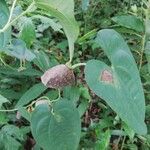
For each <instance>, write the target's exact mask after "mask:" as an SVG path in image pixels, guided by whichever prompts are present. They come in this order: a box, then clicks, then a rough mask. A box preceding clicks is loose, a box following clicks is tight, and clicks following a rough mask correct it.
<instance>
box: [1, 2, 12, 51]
mask: <svg viewBox="0 0 150 150" xmlns="http://www.w3.org/2000/svg"><path fill="white" fill-rule="evenodd" d="M0 18H1V19H0V29H2V28H3V27H4V26H5V24H6V23H7V21H8V18H9V9H8V7H7V5H6V2H5V0H1V1H0ZM10 35H11V32H10V29H8V30H7V31H5V32H4V33H0V50H2V49H3V48H4V47H5V46H6V44H7V43H8V41H9V38H10Z"/></svg>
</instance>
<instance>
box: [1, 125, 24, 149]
mask: <svg viewBox="0 0 150 150" xmlns="http://www.w3.org/2000/svg"><path fill="white" fill-rule="evenodd" d="M23 140H24V138H23V134H22V132H21V131H20V129H19V128H18V127H16V126H14V125H6V126H4V127H2V129H1V131H0V144H1V145H2V146H3V147H4V148H3V149H5V150H17V149H19V147H21V143H20V142H18V141H23ZM1 145H0V146H1Z"/></svg>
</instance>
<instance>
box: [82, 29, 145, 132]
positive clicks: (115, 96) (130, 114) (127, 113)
mask: <svg viewBox="0 0 150 150" xmlns="http://www.w3.org/2000/svg"><path fill="white" fill-rule="evenodd" d="M96 41H97V43H98V44H99V46H100V47H101V48H102V49H103V50H104V52H105V54H106V55H107V57H108V58H109V60H110V62H111V67H109V66H108V65H106V64H105V63H104V62H101V61H98V60H91V61H89V62H87V65H86V68H85V78H86V81H87V83H88V85H89V87H90V88H91V89H92V90H93V91H94V92H95V94H97V95H98V96H99V97H101V98H102V99H104V100H105V101H106V102H107V103H108V104H109V105H110V106H111V108H112V109H113V110H114V111H116V113H117V114H118V115H119V116H120V117H121V118H122V120H124V121H125V122H126V123H127V124H128V125H129V126H130V127H131V128H132V129H133V130H134V131H135V132H136V133H138V134H146V132H147V129H146V125H145V123H144V118H145V100H144V94H143V89H142V84H141V80H140V76H139V72H138V69H137V66H136V63H135V61H134V58H133V56H132V54H131V52H130V50H129V48H128V46H127V44H126V43H125V41H124V39H123V38H122V37H121V35H120V34H118V33H117V32H116V31H114V30H111V29H104V30H101V31H99V33H98V35H97V38H96Z"/></svg>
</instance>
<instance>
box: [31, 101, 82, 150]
mask: <svg viewBox="0 0 150 150" xmlns="http://www.w3.org/2000/svg"><path fill="white" fill-rule="evenodd" d="M31 131H32V134H33V136H34V138H35V140H36V141H37V142H38V144H39V145H40V146H41V147H42V148H43V149H44V150H60V149H61V150H76V149H77V147H78V144H79V140H80V133H81V122H80V117H79V113H78V111H77V109H76V108H75V106H74V105H73V104H72V103H71V102H69V101H68V100H64V99H63V100H62V99H61V100H59V101H58V102H56V103H55V104H54V105H53V111H52V110H50V107H49V106H48V105H45V104H41V105H39V106H37V107H36V108H35V110H34V112H33V113H32V117H31Z"/></svg>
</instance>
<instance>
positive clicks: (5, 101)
mask: <svg viewBox="0 0 150 150" xmlns="http://www.w3.org/2000/svg"><path fill="white" fill-rule="evenodd" d="M7 102H9V101H8V99H7V98H5V97H3V96H2V95H0V108H1V107H2V104H3V103H7Z"/></svg>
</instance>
